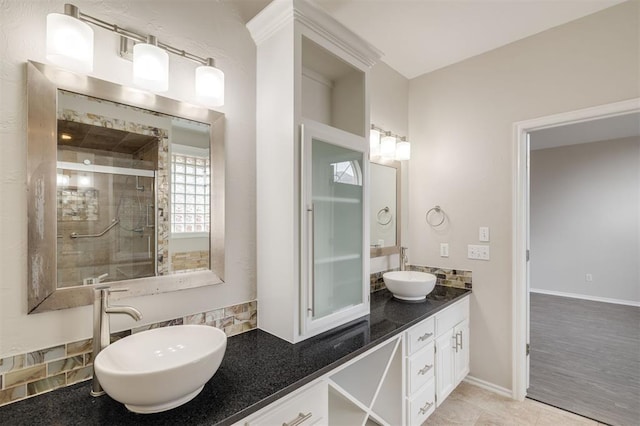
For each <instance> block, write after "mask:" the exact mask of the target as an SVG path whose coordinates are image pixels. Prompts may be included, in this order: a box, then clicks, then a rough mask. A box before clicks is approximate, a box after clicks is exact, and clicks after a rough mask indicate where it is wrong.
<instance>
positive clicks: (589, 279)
mask: <svg viewBox="0 0 640 426" xmlns="http://www.w3.org/2000/svg"><path fill="white" fill-rule="evenodd" d="M584 280H585V281H586V282H588V283H590V282H592V281H593V275H591V274H585V276H584Z"/></svg>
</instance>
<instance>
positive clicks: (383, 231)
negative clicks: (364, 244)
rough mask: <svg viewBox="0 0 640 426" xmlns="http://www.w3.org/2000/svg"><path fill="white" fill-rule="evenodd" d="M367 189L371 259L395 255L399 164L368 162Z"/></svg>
mask: <svg viewBox="0 0 640 426" xmlns="http://www.w3.org/2000/svg"><path fill="white" fill-rule="evenodd" d="M369 188H370V189H371V193H370V197H369V200H370V201H369V205H370V221H369V222H370V228H371V229H370V238H371V240H370V241H371V256H372V257H376V256H385V255H388V254H391V253H397V252H398V246H399V241H400V223H399V222H400V163H399V162H397V161H387V162H380V163H374V162H371V167H370V186H369Z"/></svg>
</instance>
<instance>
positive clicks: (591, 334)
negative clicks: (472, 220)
mask: <svg viewBox="0 0 640 426" xmlns="http://www.w3.org/2000/svg"><path fill="white" fill-rule="evenodd" d="M639 114H640V99H633V100H630V101H625V102H619V103H615V104H608V105H603V106H599V107H594V108H589V109H585V110H579V111H573V112H570V113H564V114H558V115H554V116H548V117H542V118H539V119H535V120H528V121H524V122H519V123H516V124H515V125H514V130H515V141H516V158H515V160H516V161H515V162H514V164H515V168H514V175H515V177H516V181H515V182H516V185H515V187H514V245H513V250H514V251H513V259H514V276H513V281H514V292H513V319H514V322H513V344H514V346H513V391H514V393H513V395H514V398H516V399H519V400H522V399H524V398H525V397H526V396H529V397H532V398H534V399H538V400H542V402H547V403H550V404H552V405H556V406H560V405H562V404H563V402H562V401H558V399H554V398H553V397H550V395H551V396H553V395H554V387H556V388H558V384H559V383H562V384H561V385H560V387H559V390H558V389H556V391H557V392H556V393H557V394H558V395H567V398H568V399H572V403H565V406H560V408H564V409H566V410H569V411H574V412H578V414H582V415H585V416H588V417H594V418H596V419H597V420H601V421H605V422H607V423H611V424H625V420H624V417H623V418H619V417H617V416H616V415H615V414H614V415H613V416H612V417H606V416H607V414H606V410H605V412H604V414H603V412H602V410H599V409H602V408H603V407H604V408H606V406H607V405H610V407H613V408H612V411H613V412H615V413H617V414H620V413H621V412H622V413H623V414H624V412H625V407H626V406H628V405H629V404H628V403H626V402H625V400H624V397H623V395H624V394H625V393H627V394H630V393H631V394H633V392H638V390H637V388H638V386H639V383H638V382H640V378H638V379H636V378H633V377H630V376H629V374H627V373H626V372H625V369H626V368H627V369H632V370H633V369H634V368H635V371H636V372H637V371H638V370H639V369H638V368H637V366H636V365H635V364H639V365H640V359H636V358H638V355H637V354H638V353H640V351H638V350H636V349H635V347H636V346H638V348H640V340H639V339H640V335H639V334H640V331H638V329H637V321H636V320H635V319H634V318H635V317H634V315H636V316H637V315H638V312H639V311H640V308H639V306H640V303H638V302H639V300H638V299H639V296H638V293H639V290H638V287H639V286H640V282H639V281H640V277H639V276H638V265H637V264H638V262H637V258H638V252H637V251H638V244H639V243H638V241H640V223H638V222H639V221H640V219H639V218H638V216H640V215H638V214H637V210H638V206H637V204H638V197H639V192H640V191H639V189H638V185H639V183H638V179H639V178H638V174H637V173H638V171H637V170H638V168H639V167H638V162H639V161H640V156H639V155H638V154H637V150H638V148H637V144H638V134H640V119H639V118H638V117H640V115H639ZM625 122H626V125H625ZM607 124H609V126H606V125H607ZM625 126H626V127H625ZM625 129H626V130H625ZM580 130H582V133H580ZM605 130H606V131H605ZM625 131H626V132H627V133H628V134H625V133H624V132H625ZM571 135H573V136H572V137H573V139H571V137H570V136H571ZM633 138H635V140H634V139H633ZM562 139H564V140H565V142H566V141H569V142H566V143H565V144H564V146H560V147H558V146H555V147H554V146H553V145H549V143H552V142H550V141H556V143H557V141H558V140H562ZM603 141H609V142H603ZM579 142H588V143H586V144H579ZM545 144H546V145H545ZM634 144H635V145H634ZM634 146H635V148H634ZM536 148H542V149H536ZM627 148H628V149H629V151H624V149H627ZM621 149H622V151H621ZM634 149H635V151H634ZM598 152H599V153H600V154H601V156H600V157H597V156H596V154H597V153H598ZM623 152H627V153H628V154H626V155H627V158H625V154H624V153H623ZM634 152H635V154H634ZM616 155H618V157H617V160H618V163H619V164H622V163H624V162H625V161H626V163H627V166H626V167H627V171H628V173H630V174H627V180H630V181H631V182H629V185H626V190H627V196H626V197H623V199H621V200H617V201H616V199H615V197H616V196H618V195H621V194H622V193H624V188H622V186H623V185H619V184H616V183H615V182H616V181H615V177H616V176H618V181H617V182H622V181H624V180H622V181H621V180H620V179H623V176H624V173H623V172H622V168H620V169H617V168H616V167H617V166H616V164H610V165H609V166H607V165H606V164H605V163H606V162H607V161H609V162H610V161H615V158H616ZM563 156H564V157H563ZM572 158H575V159H578V160H580V161H578V160H576V161H572V160H571V159H572ZM598 158H601V160H598ZM589 161H591V164H590V166H589ZM572 164H573V165H572ZM634 164H635V169H634ZM589 167H591V168H589ZM607 167H609V168H608V169H607ZM581 169H582V171H580V170H581ZM607 170H608V172H607ZM629 170H630V171H629ZM634 173H635V174H634ZM629 176H631V178H630V179H629ZM634 180H635V182H634ZM607 183H608V184H609V186H606V185H607ZM576 185H577V186H576ZM602 185H605V186H604V187H602ZM634 185H635V186H634ZM577 188H578V189H577ZM579 188H582V190H581V189H579ZM589 194H590V195H589ZM585 196H586V197H587V199H589V202H587V205H586V206H584V205H580V203H581V201H580V199H581V197H583V198H584V197H585ZM612 197H613V198H612ZM582 201H584V199H583V200H582ZM625 202H626V203H627V205H625ZM628 203H635V211H636V213H633V212H632V211H629V210H630V209H629V207H628ZM601 207H603V208H605V210H601V209H600V208H601ZM572 209H573V211H572ZM631 210H632V209H631ZM625 215H628V217H625ZM567 218H569V219H567ZM581 222H584V223H581ZM598 232H600V234H598ZM603 235H604V236H603ZM620 237H622V239H623V240H624V241H626V242H627V243H628V244H629V245H628V246H625V247H619V250H612V249H608V248H607V247H606V245H607V244H608V243H609V242H611V241H617V242H616V243H615V244H617V245H622V244H623V243H624V241H622V242H621V240H620ZM599 249H602V251H601V252H599V253H598V250H599ZM634 250H635V251H634ZM612 252H613V253H612ZM633 253H635V254H633ZM626 255H631V256H632V257H635V258H634V259H631V260H629V259H626V260H625V256H626ZM608 256H612V257H611V258H610V259H607V257H608ZM529 259H530V260H529ZM594 259H595V260H594ZM616 262H618V263H619V264H620V265H623V266H622V267H616V266H614V265H613V264H614V263H616ZM624 265H627V266H628V268H627V269H628V270H626V269H625V272H623V273H624V274H626V278H619V277H616V273H617V272H618V270H622V269H624ZM597 267H601V268H608V269H606V270H605V269H602V270H598V272H595V271H596V269H593V268H597ZM603 271H604V272H603ZM623 281H626V282H623ZM625 289H626V290H625ZM530 290H533V293H532V294H531V297H530ZM625 291H627V293H624V292H625ZM611 302H614V303H611ZM587 305H588V306H587ZM549 309H551V311H549ZM625 309H626V310H628V311H629V312H625V313H620V312H619V311H624V310H625ZM596 312H598V313H596ZM571 315H574V316H573V317H571ZM580 315H582V318H579V317H580ZM619 317H621V318H623V319H626V321H631V322H632V323H633V321H636V322H635V326H634V324H631V326H630V327H631V328H630V329H627V330H626V331H625V330H624V327H625V325H624V321H623V322H622V324H617V325H614V323H615V320H616V318H618V319H620V318H619ZM545 321H546V323H545ZM548 321H551V322H550V323H549V322H548ZM590 325H591V326H592V327H593V328H592V329H591V330H589V326H590ZM609 326H610V327H613V329H611V330H610V331H609V333H608V334H607V333H605V334H603V335H600V336H598V334H597V332H600V331H603V330H606V329H607V327H609ZM530 327H531V328H530ZM557 333H560V334H557ZM562 333H567V334H564V335H563V334H562ZM625 333H626V336H621V334H623V335H624V334H625ZM554 336H555V337H554ZM609 336H611V337H612V338H613V340H611V342H615V343H611V344H608V343H607V338H608V337H609ZM585 337H586V341H585V340H584V338H585ZM554 339H555V340H554ZM621 342H626V346H625V345H624V344H623V345H622V346H618V343H621ZM529 344H531V345H536V346H537V347H533V346H531V347H530V346H529ZM576 345H577V346H576ZM580 345H582V346H580ZM529 349H530V350H531V352H530V353H531V355H528V354H529ZM556 349H558V350H556ZM560 349H562V350H560ZM572 350H573V353H572V352H571V351H572ZM629 350H630V351H631V352H632V353H631V354H629V355H628V356H626V355H625V351H629ZM633 352H635V354H633ZM583 356H584V357H585V358H584V359H582V358H581V357H583ZM616 357H618V358H619V359H620V361H623V359H622V358H624V359H625V360H626V361H628V363H629V364H628V365H627V364H625V363H624V362H619V363H617V364H608V363H607V362H605V361H606V360H610V359H616ZM625 357H626V358H625ZM589 358H592V361H593V366H592V367H591V370H589V368H588V365H589ZM552 364H553V365H552ZM531 369H535V374H533V373H534V372H533V370H531ZM530 371H531V372H532V373H531V374H530ZM598 374H602V375H603V376H605V377H604V381H605V382H607V381H609V382H611V383H605V382H603V383H600V382H599V381H598V380H600V379H598V377H597V376H598ZM541 375H542V376H548V377H547V378H549V377H550V378H551V379H552V380H547V381H545V380H540V376H541ZM554 380H555V382H554ZM563 380H564V381H563ZM629 382H631V387H630V388H626V387H625V386H627V385H628V384H629ZM570 384H573V385H575V386H576V389H578V391H577V395H571V393H570V389H569V385H570ZM586 391H589V392H595V393H599V395H598V396H599V397H603V401H601V404H600V405H601V406H600V407H596V408H598V409H596V410H587V409H581V408H580V406H579V404H578V405H575V404H573V402H575V401H574V400H575V399H580V397H581V396H584V395H580V394H581V393H584V392H586ZM541 395H543V396H541ZM556 396H557V395H556ZM545 398H546V400H545ZM560 399H562V398H560ZM586 399H587V400H588V399H589V398H588V397H587V398H586ZM636 401H637V399H636ZM588 404H590V406H591V408H593V405H594V404H593V400H592V399H591V400H590V402H589V403H588ZM636 405H637V404H636ZM634 410H636V411H637V408H635V407H634V408H633V409H630V410H627V411H626V414H627V415H628V416H630V417H629V419H630V420H635V421H631V424H634V423H636V422H637V420H638V419H637V418H635V417H637V416H640V414H638V413H636V412H635V411H634ZM630 420H627V421H626V422H627V423H629V422H630Z"/></svg>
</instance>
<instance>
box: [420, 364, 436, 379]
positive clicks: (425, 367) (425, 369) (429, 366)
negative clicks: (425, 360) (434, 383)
mask: <svg viewBox="0 0 640 426" xmlns="http://www.w3.org/2000/svg"><path fill="white" fill-rule="evenodd" d="M432 368H433V365H429V364H427V365H425V366H424V367H422V369H421V370H419V371H418V374H419V375H421V376H423V375H425V374H427V371H429V370H431V369H432Z"/></svg>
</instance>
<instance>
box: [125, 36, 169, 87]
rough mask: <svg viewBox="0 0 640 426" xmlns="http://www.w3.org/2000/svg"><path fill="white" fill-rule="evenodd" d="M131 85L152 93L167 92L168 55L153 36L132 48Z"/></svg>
mask: <svg viewBox="0 0 640 426" xmlns="http://www.w3.org/2000/svg"><path fill="white" fill-rule="evenodd" d="M133 83H134V84H135V85H136V86H139V87H141V88H143V89H147V90H150V91H152V92H166V91H167V90H169V54H167V52H166V51H165V50H163V49H161V48H159V47H158V39H157V38H156V37H155V36H152V35H150V36H148V37H147V42H146V43H137V44H136V45H134V46H133Z"/></svg>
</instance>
